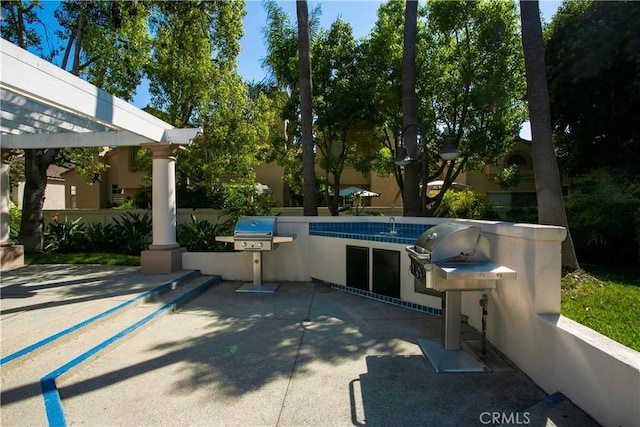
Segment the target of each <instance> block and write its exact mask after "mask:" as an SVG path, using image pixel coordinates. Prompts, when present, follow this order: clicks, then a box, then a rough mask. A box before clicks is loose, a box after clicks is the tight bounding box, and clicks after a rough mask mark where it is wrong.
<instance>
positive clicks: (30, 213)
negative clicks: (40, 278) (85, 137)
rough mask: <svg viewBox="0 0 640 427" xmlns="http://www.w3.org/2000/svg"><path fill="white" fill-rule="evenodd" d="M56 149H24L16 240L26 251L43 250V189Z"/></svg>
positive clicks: (36, 251)
mask: <svg viewBox="0 0 640 427" xmlns="http://www.w3.org/2000/svg"><path fill="white" fill-rule="evenodd" d="M57 151H58V150H36V149H29V150H24V175H25V186H24V196H23V201H22V219H21V220H20V235H19V239H18V240H19V241H20V244H22V245H24V251H25V252H27V253H34V252H35V253H41V252H43V251H44V217H43V215H42V207H43V205H44V191H45V188H46V186H47V169H48V168H49V165H51V163H53V160H54V159H55V156H56V153H57Z"/></svg>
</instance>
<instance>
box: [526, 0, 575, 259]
mask: <svg viewBox="0 0 640 427" xmlns="http://www.w3.org/2000/svg"><path fill="white" fill-rule="evenodd" d="M520 19H521V22H522V47H523V50H524V60H525V61H524V62H525V67H526V72H527V100H528V102H529V121H530V122H531V137H532V138H531V139H532V144H531V151H532V157H533V175H534V179H535V184H536V197H537V200H538V222H539V223H540V224H549V225H559V226H562V227H565V228H566V229H567V238H566V239H565V240H564V241H563V242H562V266H563V267H565V268H568V269H572V270H574V269H577V268H579V265H578V259H577V257H576V252H575V249H574V247H573V240H572V239H571V233H570V232H569V227H568V224H567V214H566V212H565V210H564V204H563V202H562V189H561V186H560V173H559V172H558V162H557V160H556V156H555V151H554V149H553V139H552V133H551V108H550V105H549V88H548V86H547V76H546V73H545V62H544V44H543V41H542V26H541V24H540V11H539V5H538V1H537V0H536V1H530V0H520Z"/></svg>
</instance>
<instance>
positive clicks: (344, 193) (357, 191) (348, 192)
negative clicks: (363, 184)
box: [340, 187, 380, 197]
mask: <svg viewBox="0 0 640 427" xmlns="http://www.w3.org/2000/svg"><path fill="white" fill-rule="evenodd" d="M349 196H356V197H379V196H380V194H378V193H374V192H373V191H369V190H364V189H362V188H358V187H347V188H345V189H342V190H340V197H349Z"/></svg>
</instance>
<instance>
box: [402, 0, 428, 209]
mask: <svg viewBox="0 0 640 427" xmlns="http://www.w3.org/2000/svg"><path fill="white" fill-rule="evenodd" d="M417 26H418V2H417V1H416V0H409V1H407V4H406V6H405V12H404V43H403V49H402V128H403V134H402V136H403V138H404V145H405V147H407V150H408V151H409V153H416V152H417V149H416V148H417V134H418V126H417V124H418V123H417V122H418V101H417V99H416V35H417ZM404 173H405V175H404V191H403V194H402V206H403V208H404V216H422V215H424V209H425V207H424V206H420V205H421V203H420V195H419V191H418V188H419V186H420V181H419V165H418V162H412V163H409V164H408V165H406V166H405V167H404Z"/></svg>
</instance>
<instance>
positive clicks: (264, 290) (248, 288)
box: [236, 283, 280, 294]
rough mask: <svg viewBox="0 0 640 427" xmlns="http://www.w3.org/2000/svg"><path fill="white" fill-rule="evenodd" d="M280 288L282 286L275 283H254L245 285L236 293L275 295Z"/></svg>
mask: <svg viewBox="0 0 640 427" xmlns="http://www.w3.org/2000/svg"><path fill="white" fill-rule="evenodd" d="M278 286H280V285H278V284H275V283H261V284H258V285H256V284H254V283H245V284H244V285H242V286H240V287H239V288H238V289H236V293H243V294H247V293H254V294H274V293H275V292H276V291H277V290H278Z"/></svg>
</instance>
